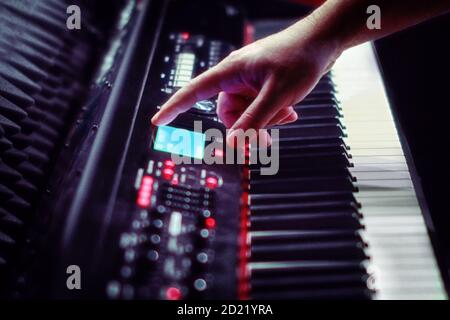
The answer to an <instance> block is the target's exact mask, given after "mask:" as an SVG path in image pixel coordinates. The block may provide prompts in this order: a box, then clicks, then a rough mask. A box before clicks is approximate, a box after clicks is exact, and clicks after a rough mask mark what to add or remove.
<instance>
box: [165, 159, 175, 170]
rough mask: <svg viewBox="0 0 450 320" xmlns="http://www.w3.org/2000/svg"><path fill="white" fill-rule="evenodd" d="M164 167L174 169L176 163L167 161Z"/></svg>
mask: <svg viewBox="0 0 450 320" xmlns="http://www.w3.org/2000/svg"><path fill="white" fill-rule="evenodd" d="M164 167H165V168H170V169H173V168H175V162H173V161H172V160H166V161H164Z"/></svg>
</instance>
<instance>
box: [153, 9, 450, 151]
mask: <svg viewBox="0 0 450 320" xmlns="http://www.w3.org/2000/svg"><path fill="white" fill-rule="evenodd" d="M373 4H376V5H378V6H379V7H380V9H381V29H379V30H378V29H374V30H370V29H368V28H367V26H366V21H367V18H368V17H369V15H368V14H367V12H366V10H367V7H369V6H370V5H373ZM449 11H450V0H433V1H425V0H382V1H374V0H328V1H326V2H325V3H324V4H323V5H322V6H320V7H319V8H317V9H316V10H315V11H313V12H312V13H311V14H310V15H308V16H307V17H305V18H304V19H301V20H300V21H298V22H297V23H295V24H293V25H292V26H290V27H288V28H287V29H285V30H283V31H281V32H278V33H276V34H274V35H271V36H269V37H266V38H264V39H261V40H258V41H256V42H254V43H251V44H249V45H247V46H245V47H243V48H241V49H239V50H236V51H233V52H232V53H231V54H230V55H229V56H227V57H226V58H225V59H224V60H222V62H220V63H219V64H217V65H216V66H215V67H213V68H211V69H210V70H208V71H206V72H204V73H203V74H201V75H199V76H198V77H196V78H195V79H193V80H192V81H191V82H190V83H189V84H188V85H186V86H185V87H183V88H181V89H180V90H178V91H177V92H176V93H175V94H174V95H173V96H172V97H171V98H170V99H169V100H168V101H167V102H166V103H165V104H164V105H163V106H162V107H161V109H160V111H159V112H158V113H157V114H156V115H154V116H153V118H152V123H153V124H154V125H164V124H167V123H170V122H171V121H172V120H174V119H175V118H176V116H177V115H178V114H180V113H181V112H184V111H186V110H188V109H189V108H191V107H192V105H194V104H195V102H197V101H199V100H204V99H208V98H210V97H213V96H215V95H216V94H218V105H217V109H218V110H217V112H218V115H219V118H220V119H221V120H222V122H223V123H224V124H225V126H226V127H227V128H230V130H229V132H228V137H227V141H228V142H229V143H230V144H232V143H233V141H234V134H235V133H236V131H235V130H236V129H243V130H247V129H249V128H253V129H262V128H267V127H270V126H272V125H281V124H286V123H290V122H293V121H295V120H297V117H298V115H297V113H296V112H295V111H294V109H293V108H292V106H293V105H295V104H296V103H298V102H300V101H301V100H302V99H303V98H304V97H305V96H306V95H307V94H308V93H310V92H311V90H312V89H313V88H314V86H315V85H316V84H317V82H318V81H319V80H320V78H321V77H322V76H323V75H324V74H325V73H326V72H327V71H329V69H330V68H331V67H332V65H333V63H334V61H336V59H337V58H338V57H339V56H340V55H341V53H342V52H343V51H344V50H346V49H348V48H350V47H352V46H355V45H358V44H361V43H363V42H366V41H370V40H374V39H378V38H380V37H383V36H386V35H388V34H391V33H394V32H397V31H399V30H402V29H404V28H407V27H409V26H412V25H415V24H417V23H420V22H422V21H424V20H427V19H430V18H432V17H434V16H437V15H439V14H443V13H446V12H449ZM445 37H446V35H443V41H446V40H444V38H445ZM300 116H301V115H300ZM265 136H266V137H265V138H266V140H267V142H268V143H270V137H269V136H268V134H267V133H265Z"/></svg>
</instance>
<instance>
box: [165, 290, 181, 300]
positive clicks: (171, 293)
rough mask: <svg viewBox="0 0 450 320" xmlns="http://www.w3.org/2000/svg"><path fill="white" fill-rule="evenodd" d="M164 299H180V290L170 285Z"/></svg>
mask: <svg viewBox="0 0 450 320" xmlns="http://www.w3.org/2000/svg"><path fill="white" fill-rule="evenodd" d="M166 299H167V300H180V299H181V291H180V289H178V288H176V287H170V288H167V290H166Z"/></svg>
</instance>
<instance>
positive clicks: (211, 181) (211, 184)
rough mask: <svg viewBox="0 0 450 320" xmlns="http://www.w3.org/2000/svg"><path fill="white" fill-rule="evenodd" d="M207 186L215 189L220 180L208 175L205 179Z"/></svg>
mask: <svg viewBox="0 0 450 320" xmlns="http://www.w3.org/2000/svg"><path fill="white" fill-rule="evenodd" d="M205 183H206V186H207V187H208V188H210V189H215V188H217V186H218V185H219V181H218V180H217V178H216V177H208V178H206V180H205Z"/></svg>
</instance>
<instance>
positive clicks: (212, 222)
mask: <svg viewBox="0 0 450 320" xmlns="http://www.w3.org/2000/svg"><path fill="white" fill-rule="evenodd" d="M205 226H206V227H207V228H208V229H214V228H215V227H216V219H214V218H211V217H209V218H206V219H205Z"/></svg>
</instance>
